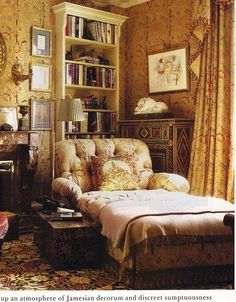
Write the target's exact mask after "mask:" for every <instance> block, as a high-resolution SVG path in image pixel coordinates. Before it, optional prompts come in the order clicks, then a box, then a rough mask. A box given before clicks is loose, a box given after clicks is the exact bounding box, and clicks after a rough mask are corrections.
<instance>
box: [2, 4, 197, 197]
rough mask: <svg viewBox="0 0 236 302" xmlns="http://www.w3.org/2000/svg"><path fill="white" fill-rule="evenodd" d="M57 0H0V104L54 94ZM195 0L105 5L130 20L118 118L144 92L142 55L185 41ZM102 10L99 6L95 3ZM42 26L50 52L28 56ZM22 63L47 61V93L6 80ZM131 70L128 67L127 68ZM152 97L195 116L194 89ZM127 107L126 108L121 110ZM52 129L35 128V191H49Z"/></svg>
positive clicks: (123, 41)
mask: <svg viewBox="0 0 236 302" xmlns="http://www.w3.org/2000/svg"><path fill="white" fill-rule="evenodd" d="M61 2H63V1H60V0H34V1H26V0H0V11H1V15H0V32H1V33H2V35H3V37H4V39H5V41H6V45H7V66H6V69H5V71H4V73H3V75H2V76H1V77H0V106H8V107H11V106H12V107H16V106H18V105H20V104H22V103H25V102H29V100H30V99H45V100H50V99H53V98H54V93H55V91H54V88H55V83H56V74H55V65H54V62H55V46H54V45H55V34H54V16H53V13H52V11H51V7H52V6H53V5H55V4H58V3H61ZM68 2H73V3H76V4H82V5H86V6H90V7H95V8H96V6H95V5H94V4H93V3H92V2H91V1H89V0H77V1H76V0H74V1H68ZM193 2H194V1H189V0H181V5H179V1H175V0H151V1H149V2H146V3H144V4H140V5H138V6H134V7H131V8H129V9H121V8H118V7H114V6H112V7H105V8H102V9H104V10H105V9H106V10H110V11H112V12H114V13H119V14H124V15H128V17H129V19H128V21H126V23H125V24H124V26H123V28H122V35H121V54H120V66H121V74H120V78H121V83H120V106H121V112H122V116H123V117H125V116H126V117H128V116H130V115H131V114H132V113H133V110H134V108H135V106H136V103H137V101H138V100H139V98H140V97H142V96H146V95H147V94H148V92H147V81H148V78H147V54H148V53H149V52H153V51H158V50H162V49H165V48H168V47H175V46H179V45H183V44H186V43H188V41H189V33H188V28H189V26H190V23H191V17H192V5H193ZM100 9H101V8H100ZM32 26H37V27H44V28H46V29H51V30H52V57H51V58H50V59H49V58H44V59H42V58H40V57H33V56H31V35H30V32H31V27H32ZM17 59H18V60H19V62H20V63H21V64H22V65H23V69H24V73H25V74H27V73H28V72H29V65H30V63H32V62H35V63H45V64H50V65H52V85H51V91H50V92H35V91H30V88H29V81H28V80H27V81H25V82H21V83H20V85H19V86H16V85H15V84H14V82H13V81H12V79H11V68H12V65H13V64H14V63H15V62H16V60H17ZM131 71H132V72H131ZM191 88H192V89H191V91H190V92H182V93H171V94H162V95H155V96H152V97H153V98H155V99H156V100H159V99H161V100H164V101H165V102H166V103H167V104H168V105H169V106H170V108H171V110H172V111H173V112H174V114H175V116H181V117H183V116H186V117H192V116H193V115H194V101H193V90H194V81H191ZM125 108H126V110H127V108H129V109H128V112H125V110H124V109H125ZM51 134H52V133H51V131H40V138H41V144H40V148H39V166H38V171H37V175H36V177H35V190H34V192H35V194H36V195H38V194H40V193H41V192H43V193H49V192H50V182H51V181H50V177H51V172H50V171H51V150H52V135H51Z"/></svg>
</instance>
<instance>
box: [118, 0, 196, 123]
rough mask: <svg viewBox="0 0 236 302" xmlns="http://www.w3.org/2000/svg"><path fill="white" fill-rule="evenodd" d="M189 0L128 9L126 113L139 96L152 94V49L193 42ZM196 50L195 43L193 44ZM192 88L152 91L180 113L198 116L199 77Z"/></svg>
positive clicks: (153, 0)
mask: <svg viewBox="0 0 236 302" xmlns="http://www.w3.org/2000/svg"><path fill="white" fill-rule="evenodd" d="M194 2H195V1H189V0H181V1H180V0H178V1H176V0H151V1H148V2H146V3H144V4H140V5H137V6H134V7H131V8H129V9H128V17H129V19H128V21H127V63H126V64H127V68H126V77H127V79H126V83H127V85H126V88H127V90H126V101H125V103H124V104H123V106H124V107H125V108H128V110H127V111H126V113H125V114H124V117H126V118H128V117H130V116H131V115H132V114H133V112H134V109H135V107H136V104H137V102H138V100H139V99H140V98H141V97H144V96H148V66H147V57H148V54H149V53H155V52H158V51H162V50H164V49H168V48H175V47H178V46H182V45H183V46H185V45H189V44H190V43H191V39H190V35H189V27H190V24H191V21H192V12H193V5H194ZM189 46H190V51H191V52H192V51H193V48H194V45H189ZM190 84H191V85H190V86H191V90H190V91H188V92H172V93H162V94H155V95H150V97H151V98H153V99H155V100H162V101H164V102H165V103H166V104H167V105H168V106H169V107H170V109H171V111H172V112H173V114H174V116H176V117H188V118H192V117H194V111H195V105H194V90H195V85H196V83H195V80H194V79H193V78H191V83H190Z"/></svg>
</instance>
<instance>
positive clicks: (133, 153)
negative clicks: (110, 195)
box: [52, 138, 190, 208]
mask: <svg viewBox="0 0 236 302" xmlns="http://www.w3.org/2000/svg"><path fill="white" fill-rule="evenodd" d="M55 177H56V178H55V179H54V180H53V182H52V189H53V191H54V193H55V194H59V195H60V198H62V200H63V201H64V202H66V203H67V205H68V206H72V207H74V208H78V200H79V199H80V198H81V196H82V194H83V193H85V192H89V191H97V190H103V191H115V190H146V189H148V190H154V189H165V190H168V191H181V192H188V191H189V189H190V186H189V183H188V181H187V180H186V179H185V178H184V177H182V176H180V175H176V174H171V173H153V170H152V162H151V158H150V154H149V149H148V147H147V145H146V144H145V143H144V142H142V141H140V140H137V139H129V138H114V139H73V140H63V141H60V142H57V143H56V146H55ZM54 196H55V195H54Z"/></svg>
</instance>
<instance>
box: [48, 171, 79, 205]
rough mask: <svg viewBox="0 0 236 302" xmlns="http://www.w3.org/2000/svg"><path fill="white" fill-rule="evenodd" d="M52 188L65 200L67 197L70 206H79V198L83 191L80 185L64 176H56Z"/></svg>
mask: <svg viewBox="0 0 236 302" xmlns="http://www.w3.org/2000/svg"><path fill="white" fill-rule="evenodd" d="M52 189H53V191H54V192H56V193H58V194H59V195H60V196H61V197H62V198H63V201H65V199H66V204H67V205H68V206H73V207H75V208H77V204H78V200H79V199H80V197H81V196H82V191H81V189H80V186H78V185H77V184H76V183H75V182H74V181H72V180H69V179H67V178H63V177H58V178H55V179H54V180H53V181H52Z"/></svg>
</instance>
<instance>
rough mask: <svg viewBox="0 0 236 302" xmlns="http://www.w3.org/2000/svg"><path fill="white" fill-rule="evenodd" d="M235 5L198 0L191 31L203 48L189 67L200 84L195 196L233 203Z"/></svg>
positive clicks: (227, 1) (219, 0)
mask: <svg viewBox="0 0 236 302" xmlns="http://www.w3.org/2000/svg"><path fill="white" fill-rule="evenodd" d="M233 6H234V3H233V1H232V0H212V1H210V0H198V8H197V9H196V13H197V14H198V15H197V17H196V18H195V21H194V24H193V26H192V28H191V30H192V31H191V33H192V35H193V36H195V38H196V39H198V40H199V46H200V47H199V51H198V53H197V54H196V56H195V58H194V59H195V61H194V60H193V61H192V66H191V67H192V68H193V70H194V68H195V75H196V76H197V77H198V80H199V82H198V88H197V94H196V114H195V127H194V137H193V143H192V152H191V162H190V169H189V181H190V183H191V188H192V189H191V193H192V194H196V195H212V196H216V197H219V198H224V199H227V200H229V201H232V202H233V200H234V175H233V105H234V100H233V64H234V62H233V22H234V16H233V13H234V8H233ZM201 14H202V15H201ZM198 55H199V56H198ZM197 58H199V61H198V62H199V64H196V62H197V61H196V59H197ZM197 66H198V67H200V68H199V70H198V71H197V70H196V67H197Z"/></svg>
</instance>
